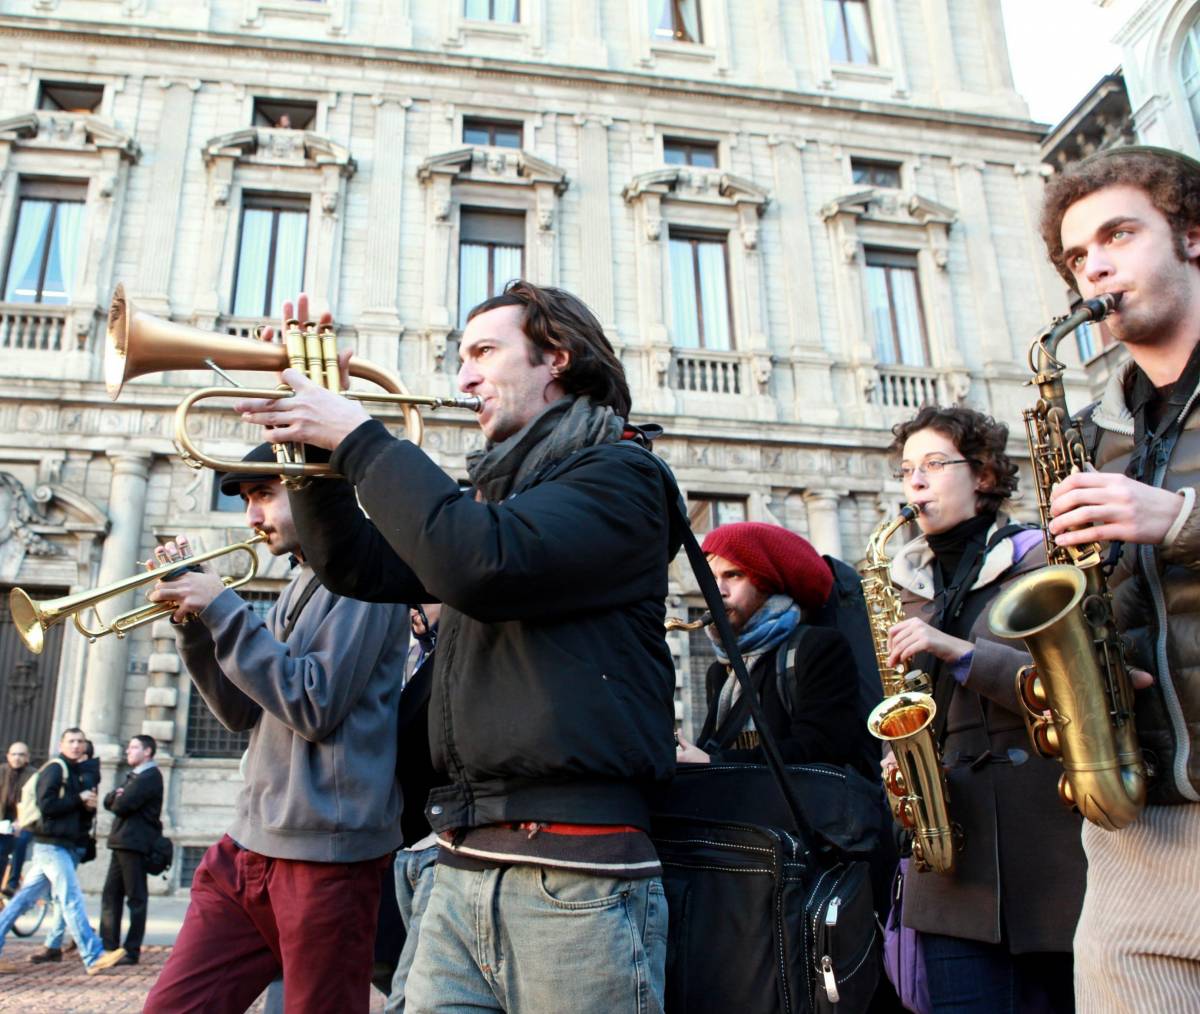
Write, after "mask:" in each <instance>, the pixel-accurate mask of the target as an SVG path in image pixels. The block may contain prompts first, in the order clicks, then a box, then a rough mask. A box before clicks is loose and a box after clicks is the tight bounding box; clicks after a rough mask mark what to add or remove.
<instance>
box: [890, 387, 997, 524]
mask: <svg viewBox="0 0 1200 1014" xmlns="http://www.w3.org/2000/svg"><path fill="white" fill-rule="evenodd" d="M921 430H936V431H937V432H938V433H940V434H942V436H944V437H946V438H948V439H949V440H950V441H952V442H953V444H954V446H955V447H957V448H958V453H959V454H961V455H962V456H963V457H964V458H966V459H967V460H968V461H969V462H970V463H971V471H972V472H973V473H974V474H975V475H976V476H978V477H980V478H985V477H986V478H990V479H991V480H992V488H991V489H989V490H980V491H979V492H978V493H977V494H976V501H975V507H976V510H978V511H979V513H980V514H993V513H995V512H997V511H999V510H1000V508H1001V506H1002V505H1003V504H1004V502H1005V501H1006V500H1008V499H1010V498H1011V497H1012V495H1013V494H1014V493H1015V492H1016V491H1017V482H1018V479H1017V466H1016V465H1015V464H1013V461H1012V459H1011V458H1010V457H1009V456H1008V453H1007V452H1006V451H1005V449H1004V448H1005V446H1006V445H1007V443H1008V427H1007V426H1006V425H1004V423H1000V422H996V420H995V419H993V418H992V417H991V416H990V415H984V414H983V413H982V412H976V411H975V410H974V409H973V408H960V407H957V406H956V407H952V408H943V407H941V406H938V405H926V406H925V407H924V408H922V409H921V410H920V411H919V412H918V413H917V414H916V415H915V416H913V418H911V419H909V420H908V421H907V422H902V423H897V424H896V425H895V426H893V427H892V437H893V439H892V444H891V447H889V448H888V450H889V451H891V452H892V453H893V454H899V453H901V452H902V451H903V450H904V442H905V441H906V440H908V438H909V437H911V436H912V435H913V434H914V433H919V432H920V431H921Z"/></svg>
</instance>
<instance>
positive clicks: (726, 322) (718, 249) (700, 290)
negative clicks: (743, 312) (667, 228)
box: [670, 230, 733, 349]
mask: <svg viewBox="0 0 1200 1014" xmlns="http://www.w3.org/2000/svg"><path fill="white" fill-rule="evenodd" d="M670 258H671V319H672V338H673V341H674V345H675V346H676V347H677V348H683V349H731V348H733V325H732V321H731V318H730V314H729V262H728V255H727V251H726V238H725V237H724V236H713V235H712V234H703V233H700V234H688V233H682V234H681V233H677V232H676V231H675V230H671V243H670Z"/></svg>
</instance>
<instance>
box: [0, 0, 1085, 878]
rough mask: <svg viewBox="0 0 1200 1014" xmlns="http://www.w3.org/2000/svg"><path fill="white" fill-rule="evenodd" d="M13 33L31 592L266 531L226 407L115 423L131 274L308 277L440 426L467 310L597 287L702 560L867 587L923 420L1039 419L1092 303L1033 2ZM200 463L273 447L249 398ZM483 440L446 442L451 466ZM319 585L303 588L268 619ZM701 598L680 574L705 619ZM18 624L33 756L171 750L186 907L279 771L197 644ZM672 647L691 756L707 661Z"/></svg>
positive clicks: (8, 367) (244, 22)
mask: <svg viewBox="0 0 1200 1014" xmlns="http://www.w3.org/2000/svg"><path fill="white" fill-rule="evenodd" d="M0 32H2V33H3V36H4V39H5V42H6V45H5V55H4V58H3V70H2V72H0V236H2V237H3V238H4V250H3V257H4V262H3V263H4V270H5V276H4V285H5V288H4V291H3V293H2V294H0V295H3V302H0V356H2V357H3V364H4V367H3V372H4V377H5V379H4V382H3V385H2V388H0V484H2V486H3V493H0V503H3V504H5V505H6V509H7V511H8V524H7V525H6V526H4V528H3V529H2V530H0V540H2V541H0V581H3V582H4V583H5V584H6V585H10V586H11V585H17V586H21V587H24V588H27V589H28V590H29V591H30V592H31V593H33V594H34V596H35V597H38V598H47V597H53V596H55V595H59V594H62V593H64V592H66V591H68V590H71V591H74V590H79V589H84V588H89V587H95V586H97V585H100V584H104V583H107V582H109V581H113V580H116V579H119V578H122V577H125V576H127V575H129V574H131V573H133V572H134V571H135V570H136V568H137V566H138V565H137V563H136V561H138V560H144V559H146V558H147V557H148V556H149V555H150V554H151V552H152V547H153V545H154V542H155V539H156V537H159V536H164V535H169V534H173V533H175V532H178V531H185V532H188V533H190V534H191V535H192V536H193V538H194V539H195V540H196V541H198V542H199V543H200V544H201V545H202V546H204V547H206V548H212V547H215V546H219V545H223V544H226V543H228V542H231V541H235V540H237V539H240V538H243V537H244V536H245V535H246V531H245V529H244V527H243V526H242V523H241V517H240V515H239V514H238V512H237V511H238V507H239V505H238V504H236V503H235V504H229V503H226V502H223V501H222V500H220V498H219V497H218V496H217V494H216V492H215V491H214V488H213V476H212V474H211V473H210V472H207V471H202V472H193V471H191V470H189V469H188V468H186V467H185V466H183V465H182V464H181V463H180V460H179V458H178V456H177V455H176V453H175V451H174V448H173V445H172V426H173V422H172V417H173V410H174V407H175V405H176V404H177V403H178V401H179V400H180V398H181V397H182V396H183V394H184V392H185V391H186V390H187V389H188V388H194V387H197V386H201V385H207V384H209V383H212V382H214V381H213V380H212V378H211V375H209V374H206V373H204V372H199V371H197V372H179V373H172V374H168V375H155V376H150V377H146V378H143V379H140V380H135V381H133V382H131V383H130V384H128V385H127V386H126V388H125V390H124V392H123V393H122V395H121V397H120V399H119V400H118V401H116V402H115V403H114V402H110V400H109V399H108V397H107V395H106V392H105V385H104V383H103V371H102V360H103V347H104V341H105V327H104V324H105V320H106V314H107V310H108V305H109V297H110V293H111V292H112V289H113V287H114V285H115V283H117V282H123V283H124V285H125V287H126V290H127V292H128V294H129V296H130V299H131V301H132V302H133V303H134V304H135V305H136V306H138V307H139V308H140V309H142V310H144V311H146V312H148V313H151V314H154V315H157V316H159V317H162V318H170V319H171V320H173V321H176V322H179V323H183V324H187V325H190V326H194V327H197V328H201V329H204V330H209V331H219V332H223V333H235V334H248V333H249V332H250V329H251V328H252V327H253V326H254V325H255V324H256V323H258V322H259V321H261V320H263V319H264V317H265V316H266V315H267V311H268V310H269V308H270V307H272V306H274V305H277V304H278V302H279V301H280V300H281V299H282V298H284V297H286V296H288V295H290V294H291V292H290V291H289V286H298V285H300V284H303V286H304V287H305V288H306V289H307V291H309V292H311V293H314V294H315V295H316V297H317V298H318V299H320V300H322V301H323V302H327V303H328V305H329V306H330V308H331V309H332V310H333V312H334V315H335V319H336V320H337V321H338V322H339V324H340V328H341V333H342V335H343V336H344V338H345V339H346V340H347V341H348V342H349V343H350V344H352V345H353V347H354V348H355V350H356V352H357V353H358V354H359V355H362V356H365V357H366V358H368V359H371V360H373V361H375V362H377V363H379V364H381V365H383V366H385V367H387V368H389V369H391V370H394V371H395V372H397V373H398V374H399V375H401V376H402V377H403V379H404V381H405V383H406V385H407V386H408V387H409V389H411V390H413V391H416V392H421V393H430V394H449V393H452V392H453V389H454V372H455V363H456V343H457V336H458V333H459V332H458V328H459V323H460V321H461V317H462V308H463V307H464V306H467V305H470V303H471V302H473V301H474V300H475V299H477V298H478V297H479V296H480V295H482V294H485V293H486V292H488V291H491V290H492V289H494V288H495V287H496V286H497V285H499V284H502V283H503V281H504V280H505V278H507V277H509V276H511V275H513V274H517V273H519V274H523V275H524V276H525V277H527V278H529V279H531V280H533V281H535V282H538V283H546V284H557V285H562V286H564V287H566V288H568V289H571V290H573V291H575V292H577V293H579V294H580V295H582V296H583V297H584V298H585V299H586V300H587V301H588V303H589V304H590V305H591V306H592V307H593V308H594V310H595V311H596V313H597V315H598V316H599V318H600V319H601V321H602V322H603V324H604V326H605V328H606V330H607V332H608V334H609V336H610V337H611V339H612V341H613V343H614V345H615V346H616V347H617V349H618V350H619V352H620V355H621V358H622V360H623V361H624V364H625V367H626V370H627V371H628V374H629V378H630V382H631V387H632V390H633V397H634V405H635V415H636V417H637V419H638V420H641V421H655V422H660V423H662V424H663V425H664V426H665V428H666V431H667V435H666V437H665V438H664V439H663V440H662V441H661V442H660V443H659V444H658V445H657V449H658V450H659V451H660V452H661V453H662V455H663V456H664V457H665V458H666V460H667V461H669V462H670V464H671V465H672V466H673V467H674V469H675V471H676V473H677V475H678V476H679V479H680V483H681V485H682V487H683V489H684V490H685V491H686V493H687V495H688V497H689V501H690V505H691V508H692V514H693V518H694V520H695V522H696V524H697V526H698V527H701V528H703V527H705V526H708V525H711V524H714V523H717V522H720V521H725V520H731V519H740V518H745V519H750V520H761V521H777V522H779V523H781V524H784V525H787V526H788V527H790V528H792V529H795V530H796V531H799V532H801V533H803V534H805V535H807V536H808V537H809V538H810V539H812V540H813V542H814V543H815V544H816V545H817V546H818V547H819V548H820V549H821V550H822V551H824V552H829V553H833V554H837V555H840V556H842V557H844V558H846V559H849V560H856V559H857V558H858V557H859V555H860V554H861V552H862V548H863V546H864V545H865V541H866V538H867V535H868V534H869V532H870V530H871V529H872V528H873V527H874V525H875V524H876V523H877V521H878V520H879V519H880V518H881V517H882V516H883V515H884V514H885V513H888V512H890V511H892V510H894V508H895V505H896V503H897V502H898V500H899V496H900V487H899V484H898V483H897V482H896V481H894V480H893V479H892V477H891V472H890V468H891V464H890V463H889V461H888V459H887V456H886V453H885V448H886V446H887V443H888V441H889V436H890V434H889V427H890V426H891V425H892V424H893V423H894V422H895V421H897V420H898V419H900V418H903V417H905V416H906V415H908V414H910V413H911V412H912V411H913V410H914V409H915V408H916V407H917V406H918V405H919V404H921V403H922V402H925V401H938V402H943V403H952V402H965V403H968V404H971V405H974V406H977V407H980V408H983V409H986V410H988V411H991V412H993V413H995V414H996V415H997V416H999V417H1001V418H1003V419H1006V420H1009V421H1010V422H1013V423H1016V422H1018V420H1019V410H1020V408H1022V407H1023V406H1024V405H1025V404H1026V403H1027V402H1028V401H1029V394H1028V391H1027V389H1025V388H1024V387H1023V383H1024V381H1025V380H1026V376H1027V374H1026V369H1025V367H1024V352H1025V348H1026V344H1027V341H1028V339H1029V338H1030V337H1031V336H1032V335H1033V334H1034V332H1035V331H1037V330H1038V328H1039V327H1041V326H1042V325H1043V324H1044V323H1045V322H1046V321H1047V320H1048V319H1049V318H1050V317H1051V316H1053V315H1054V314H1057V313H1060V312H1062V310H1063V308H1064V305H1063V286H1062V284H1061V282H1060V281H1059V280H1058V279H1057V277H1056V276H1055V275H1054V273H1053V272H1052V271H1051V270H1050V269H1049V268H1048V267H1047V266H1046V265H1045V263H1044V259H1043V255H1042V251H1041V248H1040V243H1039V240H1038V239H1037V235H1036V229H1035V221H1036V214H1037V207H1038V202H1039V199H1040V192H1041V188H1042V181H1043V170H1042V168H1041V164H1040V156H1039V148H1038V141H1039V136H1040V130H1039V129H1038V128H1037V127H1036V125H1034V124H1032V123H1030V122H1029V120H1028V117H1027V111H1026V108H1025V105H1024V103H1023V101H1022V100H1021V99H1020V98H1019V96H1018V95H1017V94H1016V93H1015V91H1014V90H1013V86H1012V80H1011V76H1010V72H1009V68H1008V61H1007V49H1006V42H1005V38H1004V30H1003V26H1002V22H1001V19H1000V13H999V0H921V2H917V0H803V2H799V0H737V2H734V0H682V2H666V3H663V2H658V0H439V2H437V3H433V2H424V3H421V2H416V0H194V2H193V3H189V4H186V5H184V4H178V3H175V2H172V0H0ZM241 379H242V380H243V381H252V380H253V377H243V378H241ZM1084 396H1085V392H1084V393H1082V394H1080V397H1084ZM384 417H385V419H386V420H387V421H388V422H389V424H394V425H395V426H396V427H397V428H399V427H400V420H399V417H398V416H397V415H396V414H395V413H384ZM192 430H193V432H194V435H195V436H196V437H197V438H198V439H202V440H203V442H204V443H205V445H206V447H207V448H208V449H209V450H210V451H212V452H214V453H221V454H226V455H234V456H237V455H240V453H242V452H243V451H244V450H245V449H246V448H247V447H248V446H249V445H250V444H251V442H253V441H254V440H255V439H256V434H255V433H254V432H252V431H251V430H249V429H248V428H246V427H244V426H243V425H241V423H240V422H239V421H238V420H237V419H236V418H235V417H234V416H232V415H231V414H230V413H228V412H227V411H222V410H221V408H220V407H219V406H218V405H214V406H212V407H211V408H210V409H205V410H200V411H198V412H196V413H195V416H194V419H193V424H192ZM479 439H480V438H479V433H478V430H477V428H476V426H475V425H474V422H473V421H472V419H471V418H470V417H469V416H467V415H466V414H465V413H459V414H455V413H453V412H452V413H449V414H446V415H437V416H430V417H429V418H428V420H427V434H426V441H425V446H426V448H427V449H428V450H429V452H430V453H431V454H432V455H433V456H434V457H435V458H436V459H437V460H438V461H439V463H440V464H442V465H443V467H445V468H446V469H447V470H448V471H449V472H450V473H451V474H453V475H456V476H463V475H465V467H464V456H465V454H466V452H467V451H468V450H470V449H471V448H473V447H475V446H476V445H477V444H478V442H479ZM1022 443H1023V441H1020V440H1018V439H1017V438H1016V437H1014V444H1013V446H1014V450H1016V449H1019V448H1020V446H1021V444H1022ZM286 570H287V567H286V563H285V562H284V561H279V560H272V559H264V561H263V569H262V571H261V572H260V574H259V576H258V578H257V579H256V580H255V581H254V582H253V583H252V584H251V585H250V586H249V594H251V596H252V597H253V598H255V599H256V600H257V601H259V602H261V603H262V604H263V605H264V607H265V605H267V604H269V601H270V598H271V597H272V595H273V594H274V593H275V592H276V591H277V590H278V588H279V587H280V586H281V585H282V583H283V582H284V581H285V580H286ZM696 601H697V598H696V596H695V595H694V586H693V583H692V581H691V579H690V576H689V575H688V574H686V573H685V571H684V569H683V565H682V564H680V563H677V564H676V571H675V573H674V579H673V594H672V600H671V608H672V609H677V610H684V609H687V608H689V607H694V604H695V603H696ZM4 624H5V625H4V626H0V651H2V652H3V656H2V658H0V662H2V663H3V665H4V666H5V671H4V672H2V673H0V678H3V679H5V680H7V681H8V682H7V683H6V684H4V689H3V690H2V691H0V693H3V694H4V695H7V696H5V697H0V715H6V716H8V717H6V718H0V723H7V725H5V726H4V727H3V728H0V733H3V734H4V735H15V734H16V733H17V732H18V731H20V732H21V734H23V735H26V736H29V737H31V738H33V739H34V740H35V742H36V744H37V746H38V747H39V749H42V750H45V749H48V748H49V746H50V745H51V740H52V738H53V736H55V735H56V731H57V730H59V729H61V728H62V727H64V726H66V725H69V724H72V723H76V722H79V723H80V724H82V725H84V726H85V727H86V729H87V730H88V731H89V733H90V734H91V735H92V738H93V739H94V740H95V741H96V742H97V744H98V745H99V747H100V751H101V754H102V756H103V757H104V758H105V759H106V766H107V767H106V777H111V773H112V770H113V767H112V764H113V762H114V760H115V758H116V756H117V751H118V744H120V743H121V742H122V741H123V740H124V739H126V738H127V737H128V736H130V735H132V734H135V733H138V732H140V731H142V730H146V731H148V732H150V733H152V734H153V735H155V736H156V737H157V738H158V739H159V741H160V742H161V744H162V752H161V755H160V756H161V759H162V763H163V766H164V768H165V770H166V773H167V775H168V780H169V788H168V795H167V800H168V803H167V808H166V813H165V818H166V822H167V826H168V830H169V831H170V833H171V834H172V836H173V837H174V838H175V840H176V843H177V845H179V846H182V847H183V848H182V851H183V855H184V860H185V862H184V863H183V869H182V874H181V871H180V869H179V868H178V867H177V868H176V870H175V871H174V873H173V880H172V884H178V883H179V882H180V878H181V875H182V877H183V879H184V883H186V882H187V880H186V878H187V876H188V864H189V863H190V862H194V860H195V858H196V857H197V856H198V854H199V851H200V850H201V849H202V848H203V847H204V846H206V845H207V844H209V843H210V842H211V841H213V840H214V839H215V838H216V837H217V836H218V834H219V833H220V831H221V830H222V828H223V827H224V826H225V825H226V823H227V820H228V816H229V812H230V808H231V804H232V799H233V796H234V794H235V789H236V785H235V783H236V781H237V778H238V775H237V757H238V754H239V751H240V741H239V740H238V739H237V738H236V737H231V736H229V735H228V734H225V733H224V732H223V730H221V729H220V728H219V727H217V726H215V724H214V723H213V720H212V718H211V715H208V714H207V713H206V711H205V710H204V708H203V704H202V702H201V701H200V700H199V697H198V695H195V694H192V693H191V691H190V684H189V681H188V680H187V678H186V674H184V673H183V672H181V669H180V665H179V661H178V658H177V656H176V655H175V652H174V647H173V640H172V638H171V635H170V631H169V630H168V629H166V628H165V627H164V626H163V625H162V624H156V625H153V626H151V627H144V628H141V629H139V630H137V631H135V632H133V633H131V634H130V635H129V636H127V637H125V638H123V639H120V640H118V639H116V638H112V637H108V638H103V639H101V640H99V641H97V642H96V643H95V644H89V643H88V642H87V641H85V640H84V639H83V638H81V637H79V636H78V635H77V634H76V633H75V632H74V631H70V630H68V631H65V632H63V631H62V628H61V627H60V628H54V632H53V634H52V636H51V637H50V638H49V643H48V646H47V650H46V651H45V652H44V653H43V654H42V655H40V656H36V657H34V656H30V655H28V654H27V653H24V652H23V649H20V648H19V646H17V645H16V642H15V638H14V637H13V634H12V630H11V626H9V625H8V619H7V617H5V620H4ZM673 636H678V637H679V641H678V643H677V650H678V654H679V661H680V672H681V677H680V693H679V702H678V717H679V719H680V721H681V723H682V724H683V726H684V727H685V728H687V729H689V730H694V729H695V728H696V727H697V726H698V724H699V722H700V720H701V719H702V717H703V700H702V697H703V688H702V686H697V685H696V684H697V682H698V681H696V680H694V679H693V678H691V677H689V675H688V674H689V662H694V661H695V660H696V659H697V658H699V656H700V655H701V654H702V653H703V651H702V644H701V643H700V641H699V640H698V639H695V638H693V643H692V644H691V645H689V644H688V643H687V641H686V639H685V638H684V637H683V636H682V635H673ZM693 656H695V657H693ZM701 671H702V670H701ZM14 702H20V707H19V708H15V710H14V707H15V705H14ZM22 723H24V724H22Z"/></svg>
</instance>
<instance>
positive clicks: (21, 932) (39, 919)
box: [12, 898, 51, 937]
mask: <svg viewBox="0 0 1200 1014" xmlns="http://www.w3.org/2000/svg"><path fill="white" fill-rule="evenodd" d="M50 904H51V902H50V899H49V898H38V900H37V901H35V902H34V903H33V904H32V905H30V906H29V907H28V908H27V909H25V911H24V912H22V913H21V914H20V915H19V916H17V921H16V922H14V923H13V926H12V931H13V932H14V933H15V934H16V935H17V936H19V937H31V936H33V935H34V934H35V933H36V932H37V931H38V930H39V929H41V927H42V923H43V922H44V921H45V919H46V913H47V912H48V911H49V910H50Z"/></svg>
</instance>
